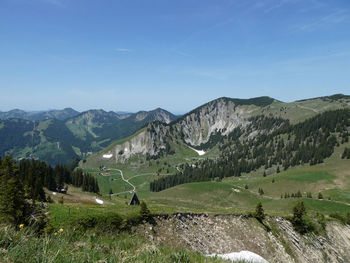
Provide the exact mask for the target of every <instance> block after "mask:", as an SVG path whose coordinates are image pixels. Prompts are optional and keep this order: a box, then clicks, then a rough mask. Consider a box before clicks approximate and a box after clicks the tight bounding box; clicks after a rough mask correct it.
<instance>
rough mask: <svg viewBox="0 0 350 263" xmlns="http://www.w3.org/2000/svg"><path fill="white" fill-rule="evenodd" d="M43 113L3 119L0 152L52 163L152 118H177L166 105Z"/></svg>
mask: <svg viewBox="0 0 350 263" xmlns="http://www.w3.org/2000/svg"><path fill="white" fill-rule="evenodd" d="M68 111H69V110H68ZM16 116H18V117H20V116H21V117H22V118H25V116H22V115H16ZM40 116H41V117H40V118H41V119H45V120H34V121H33V120H32V121H31V120H24V119H21V118H12V119H7V118H5V119H0V138H1V140H0V155H3V156H4V155H8V154H10V155H12V156H14V157H16V158H39V159H41V160H44V161H47V162H49V163H50V164H57V163H66V162H69V161H71V160H73V159H75V158H85V157H86V156H87V155H89V154H91V153H93V152H96V151H99V150H101V149H102V148H104V147H106V146H107V145H109V144H110V143H111V142H113V141H114V140H118V139H121V138H124V137H127V136H129V135H130V134H132V133H133V132H135V131H136V130H138V129H139V128H140V127H142V126H144V125H146V124H147V123H148V122H150V121H153V120H157V121H162V122H164V123H168V122H170V121H172V120H174V119H175V118H176V116H174V115H173V114H171V113H169V112H167V111H165V110H162V109H156V110H153V111H150V112H145V111H143V112H139V113H134V114H127V116H126V115H125V114H117V113H115V112H106V111H103V110H89V111H86V112H83V113H80V114H78V115H76V116H74V117H71V118H68V119H66V118H65V117H63V114H55V113H54V112H50V115H49V114H48V113H41V115H40ZM66 116H68V115H66ZM8 117H9V116H8ZM36 117H38V115H36ZM38 118H39V117H38ZM46 118H50V119H48V120H46ZM60 118H63V119H64V120H60Z"/></svg>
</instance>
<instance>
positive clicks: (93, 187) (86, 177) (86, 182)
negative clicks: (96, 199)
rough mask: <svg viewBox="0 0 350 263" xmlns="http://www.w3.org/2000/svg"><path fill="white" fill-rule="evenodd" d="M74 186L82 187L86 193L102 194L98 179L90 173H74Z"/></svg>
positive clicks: (79, 171) (77, 171)
mask: <svg viewBox="0 0 350 263" xmlns="http://www.w3.org/2000/svg"><path fill="white" fill-rule="evenodd" d="M72 185H74V186H76V187H81V188H82V190H83V191H85V192H92V193H99V192H100V188H99V187H98V182H97V178H96V177H95V176H93V175H91V174H89V173H83V170H82V169H77V170H75V171H74V172H73V173H72Z"/></svg>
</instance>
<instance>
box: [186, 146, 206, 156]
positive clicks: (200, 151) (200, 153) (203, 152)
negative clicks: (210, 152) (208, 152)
mask: <svg viewBox="0 0 350 263" xmlns="http://www.w3.org/2000/svg"><path fill="white" fill-rule="evenodd" d="M188 147H189V148H190V149H192V150H193V151H195V152H196V153H198V155H199V156H202V155H204V154H205V151H203V150H196V149H194V148H192V147H190V146H188Z"/></svg>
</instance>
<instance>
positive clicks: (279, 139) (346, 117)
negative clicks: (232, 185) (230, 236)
mask: <svg viewBox="0 0 350 263" xmlns="http://www.w3.org/2000/svg"><path fill="white" fill-rule="evenodd" d="M349 126H350V110H349V109H341V110H335V111H328V112H324V113H322V114H319V115H317V116H315V117H313V118H310V119H307V120H306V121H304V122H301V123H298V124H295V125H292V124H290V123H289V121H288V120H284V119H282V118H274V117H267V116H257V117H253V118H251V119H250V125H248V126H247V127H245V128H240V127H238V128H236V129H235V130H233V131H232V132H231V133H230V134H229V135H228V136H223V137H222V140H221V142H220V145H219V149H220V152H221V154H220V156H219V158H217V159H215V160H211V159H207V160H204V161H201V162H197V163H195V164H193V165H191V166H190V165H187V164H186V165H185V166H184V167H183V169H182V171H181V172H179V173H177V174H175V175H168V176H166V177H161V178H158V179H156V180H154V181H153V182H151V184H150V190H151V191H153V192H158V191H161V190H164V189H166V188H169V187H173V186H175V185H179V184H184V183H189V182H201V181H210V180H212V179H214V178H216V177H219V178H223V177H230V176H240V175H241V173H249V172H251V171H253V170H256V169H258V168H260V167H264V168H265V169H269V168H272V167H276V166H277V167H278V170H279V166H282V167H283V169H284V170H287V169H288V168H289V167H291V166H297V165H300V164H306V163H308V164H310V165H315V164H318V163H322V162H323V161H324V159H325V158H328V157H330V156H331V155H332V153H333V152H334V147H335V146H337V145H339V144H341V143H345V142H348V140H349V132H348V128H349ZM254 132H259V134H258V135H256V136H251V135H252V134H253V133H254ZM347 155H348V151H345V154H343V156H344V158H345V156H347ZM272 169H274V168H272Z"/></svg>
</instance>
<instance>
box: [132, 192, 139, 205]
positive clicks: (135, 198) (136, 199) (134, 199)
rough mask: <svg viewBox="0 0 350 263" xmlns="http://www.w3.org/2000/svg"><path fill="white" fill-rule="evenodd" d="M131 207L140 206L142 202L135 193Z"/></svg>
mask: <svg viewBox="0 0 350 263" xmlns="http://www.w3.org/2000/svg"><path fill="white" fill-rule="evenodd" d="M129 205H140V200H139V199H138V198H137V195H136V193H135V192H134V194H133V195H132V197H131V200H130V203H129Z"/></svg>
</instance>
